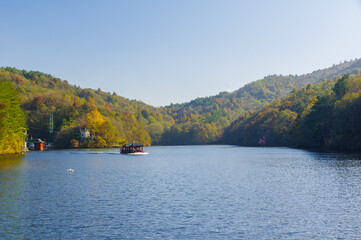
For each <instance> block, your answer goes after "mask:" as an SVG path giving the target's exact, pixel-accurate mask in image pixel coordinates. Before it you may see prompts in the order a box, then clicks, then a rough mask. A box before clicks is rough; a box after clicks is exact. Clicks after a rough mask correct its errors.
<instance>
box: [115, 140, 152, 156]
mask: <svg viewBox="0 0 361 240" xmlns="http://www.w3.org/2000/svg"><path fill="white" fill-rule="evenodd" d="M120 153H123V154H128V155H147V154H149V153H147V152H144V150H143V145H142V144H139V143H131V144H125V145H123V146H122V148H121V149H120Z"/></svg>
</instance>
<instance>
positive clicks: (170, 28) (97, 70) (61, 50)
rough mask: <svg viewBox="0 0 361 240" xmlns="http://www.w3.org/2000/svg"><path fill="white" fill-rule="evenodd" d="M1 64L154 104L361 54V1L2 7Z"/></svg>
mask: <svg viewBox="0 0 361 240" xmlns="http://www.w3.org/2000/svg"><path fill="white" fill-rule="evenodd" d="M0 27H1V28H0V29H1V37H0V66H4V67H5V66H11V67H16V68H19V69H25V70H36V71H41V72H45V73H50V74H52V75H54V76H56V77H59V78H61V79H64V80H68V81H69V82H70V83H72V84H76V85H80V86H81V87H83V88H94V89H97V88H98V87H100V88H101V89H102V90H103V91H109V92H113V91H115V92H117V93H118V95H121V96H124V97H127V98H130V99H137V100H142V101H143V102H145V103H148V104H151V105H153V106H161V105H163V106H164V105H168V104H170V103H182V102H186V101H189V100H192V99H194V98H196V97H203V96H210V95H215V94H217V93H219V92H221V91H225V90H235V89H238V88H240V87H242V86H244V85H245V84H246V83H248V82H251V81H255V80H257V79H261V78H263V77H264V76H266V75H268V74H302V73H308V72H312V71H313V70H317V69H320V68H324V67H328V66H331V65H332V64H337V63H339V62H340V61H343V60H350V59H354V58H360V57H361V1H360V0H342V1H341V0H316V1H315V0H303V1H289V0H277V1H272V0H249V1H242V0H235V1H231V0H229V1H228V0H222V1H219V0H207V1H205V0H178V1H173V0H169V1H163V0H162V1H160V0H151V1H150V0H144V1H137V0H134V1H130V0H129V1H128V0H127V1H117V0H114V1H112V0H103V1H100V0H76V1H73V0H61V1H49V0H33V1H28V0H23V1H18V0H2V1H1V4H0Z"/></svg>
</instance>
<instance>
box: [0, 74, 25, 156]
mask: <svg viewBox="0 0 361 240" xmlns="http://www.w3.org/2000/svg"><path fill="white" fill-rule="evenodd" d="M25 133H26V117H25V113H24V111H23V110H22V109H21V108H20V100H19V96H18V93H17V92H16V90H15V88H14V87H13V85H12V84H11V82H9V81H8V80H0V154H15V153H21V152H22V151H23V146H24V139H25Z"/></svg>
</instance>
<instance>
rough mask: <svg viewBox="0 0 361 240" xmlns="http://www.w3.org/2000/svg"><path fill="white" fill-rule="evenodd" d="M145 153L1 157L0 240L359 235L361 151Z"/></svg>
mask: <svg viewBox="0 0 361 240" xmlns="http://www.w3.org/2000/svg"><path fill="white" fill-rule="evenodd" d="M145 150H146V151H148V152H149V153H150V154H149V155H146V156H127V155H120V154H119V153H118V152H119V149H101V150H98V149H97V150H89V149H88V150H61V151H47V152H30V153H28V154H26V155H24V156H7V157H4V156H3V157H0V239H330V238H332V239H338V238H339V239H357V238H360V236H361V160H360V159H361V156H360V155H359V154H352V153H320V152H310V151H306V150H298V149H290V148H246V147H234V146H224V145H215V146H172V147H148V148H146V149H145ZM70 168H71V169H74V172H68V171H67V169H70Z"/></svg>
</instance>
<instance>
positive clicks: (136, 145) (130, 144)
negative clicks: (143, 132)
mask: <svg viewBox="0 0 361 240" xmlns="http://www.w3.org/2000/svg"><path fill="white" fill-rule="evenodd" d="M123 147H127V148H128V147H143V145H142V144H140V143H128V144H124V145H123Z"/></svg>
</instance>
